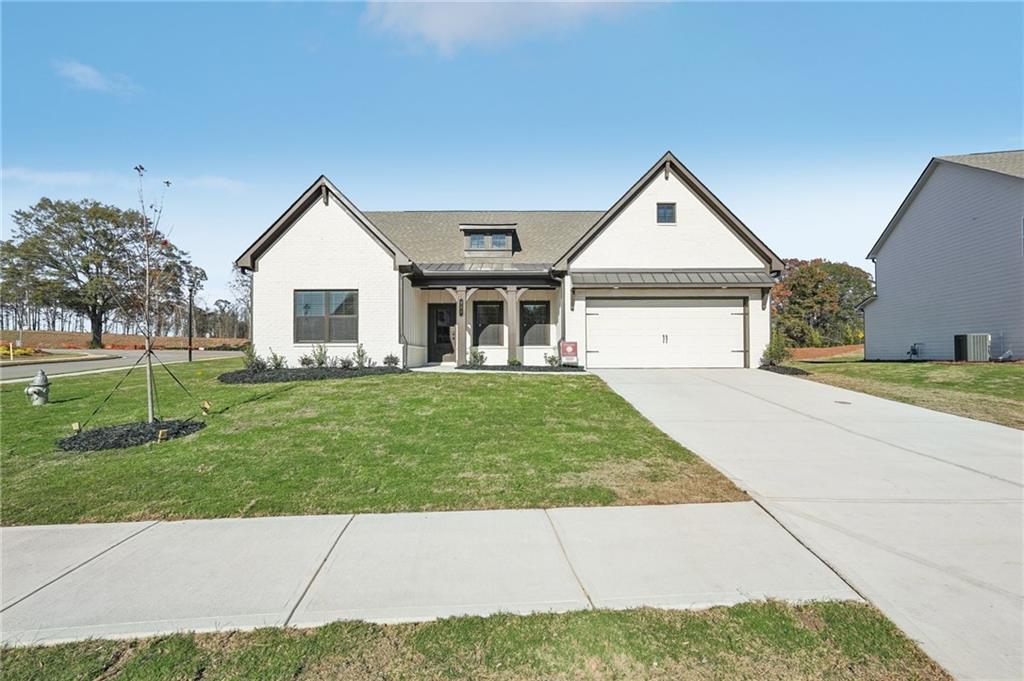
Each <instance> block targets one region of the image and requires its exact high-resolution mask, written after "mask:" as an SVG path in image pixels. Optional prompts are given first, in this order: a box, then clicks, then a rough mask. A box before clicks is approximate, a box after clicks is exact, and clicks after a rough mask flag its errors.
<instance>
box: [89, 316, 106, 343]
mask: <svg viewBox="0 0 1024 681" xmlns="http://www.w3.org/2000/svg"><path fill="white" fill-rule="evenodd" d="M89 326H90V327H92V338H91V339H90V340H89V345H90V346H91V347H94V348H101V347H103V313H102V312H98V311H95V310H90V311H89Z"/></svg>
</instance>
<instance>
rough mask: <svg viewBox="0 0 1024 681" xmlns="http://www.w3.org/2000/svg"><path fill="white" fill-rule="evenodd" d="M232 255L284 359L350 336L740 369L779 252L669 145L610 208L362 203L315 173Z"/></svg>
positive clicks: (756, 340) (763, 318)
mask: <svg viewBox="0 0 1024 681" xmlns="http://www.w3.org/2000/svg"><path fill="white" fill-rule="evenodd" d="M236 265H238V266H239V267H241V268H243V269H246V270H251V271H252V274H253V342H254V345H255V347H256V351H257V352H258V353H260V354H264V355H265V354H269V352H270V351H271V350H273V351H274V352H276V353H278V354H281V355H284V356H285V357H287V358H288V360H289V362H290V364H291V365H292V366H295V365H296V364H297V363H298V358H299V357H300V356H301V355H302V354H307V353H309V352H310V350H311V348H312V347H313V346H314V345H317V344H320V343H323V344H325V345H326V346H327V348H328V351H329V353H330V354H332V355H339V356H344V355H350V354H351V353H352V352H353V351H354V350H355V347H356V344H357V343H361V344H362V345H363V347H364V348H365V349H366V350H367V352H369V354H370V355H371V356H372V357H373V358H374V359H376V360H377V361H380V360H381V359H382V358H383V357H384V356H385V355H388V354H394V355H396V356H398V357H399V358H401V361H402V363H403V364H404V365H405V366H421V365H424V364H428V363H432V362H454V363H458V364H462V363H464V362H465V361H466V358H467V356H468V353H469V351H470V349H471V348H478V349H480V350H481V351H482V352H484V354H485V355H486V356H487V363H489V364H505V363H506V362H507V361H509V359H510V358H515V359H518V360H519V361H520V362H522V363H524V364H526V365H535V364H542V363H543V362H544V356H545V355H553V354H556V353H558V351H559V341H561V340H566V341H574V342H576V343H577V346H578V356H579V362H580V364H582V365H584V366H589V367H744V366H751V365H752V364H753V365H756V363H757V361H758V359H759V357H760V355H761V353H762V351H763V349H764V346H765V345H766V344H767V343H768V338H769V312H768V310H769V305H768V296H769V292H770V289H771V286H772V284H773V283H774V274H775V273H777V272H778V271H779V270H780V269H781V268H782V262H781V261H780V260H779V258H778V256H777V255H775V254H774V253H773V252H772V251H771V250H770V249H769V248H768V247H767V246H766V245H765V244H764V243H762V242H761V241H760V240H759V239H758V238H757V237H756V236H755V235H754V234H753V233H752V232H751V231H750V230H749V229H748V228H747V227H746V226H745V225H744V224H743V223H742V222H741V221H740V220H739V219H738V218H737V217H736V216H735V215H733V214H732V212H731V211H729V209H728V208H726V207H725V205H724V204H722V203H721V201H719V200H718V199H717V198H716V197H715V196H714V195H713V194H712V193H711V192H710V191H709V190H708V189H707V188H706V187H705V186H704V185H703V184H702V183H701V182H700V181H699V180H697V178H696V177H694V176H693V174H692V173H690V171H689V170H687V169H686V168H685V167H684V166H683V165H682V163H680V162H679V161H678V159H676V157H675V156H673V155H672V154H671V152H669V153H666V154H665V155H664V156H663V157H662V158H661V159H660V160H659V161H658V162H657V163H656V164H655V165H654V166H652V167H651V169H650V170H649V171H647V173H645V174H644V176H643V177H641V178H640V180H638V181H637V183H636V184H635V185H634V186H633V187H632V188H630V189H629V191H627V192H626V194H625V195H623V196H622V197H621V198H620V199H619V200H618V201H616V202H615V203H614V205H612V207H611V208H610V209H608V210H607V211H604V212H602V211H408V212H366V213H364V212H362V211H360V210H359V209H358V208H357V207H356V206H355V205H354V204H353V203H352V202H351V201H349V200H348V199H347V198H346V197H345V196H344V195H343V194H342V193H341V192H340V191H339V190H338V189H337V188H336V187H335V186H334V185H333V184H332V183H331V182H330V181H329V180H327V178H325V177H320V178H319V179H318V180H317V181H316V182H314V183H313V185H312V186H310V187H309V189H307V190H306V191H305V192H304V193H303V194H302V196H300V197H299V198H298V200H296V201H295V203H294V204H292V206H291V207H290V208H289V209H288V210H287V211H285V213H284V214H283V215H282V216H281V217H280V218H278V220H277V221H275V222H274V224H272V225H271V226H270V227H269V228H268V229H267V230H266V231H265V232H264V233H263V234H262V235H261V236H260V237H259V238H258V239H257V240H256V241H255V242H254V243H253V244H252V245H251V246H250V247H249V248H248V249H247V250H246V251H245V253H243V254H242V255H241V256H240V257H239V258H238V260H237V261H236Z"/></svg>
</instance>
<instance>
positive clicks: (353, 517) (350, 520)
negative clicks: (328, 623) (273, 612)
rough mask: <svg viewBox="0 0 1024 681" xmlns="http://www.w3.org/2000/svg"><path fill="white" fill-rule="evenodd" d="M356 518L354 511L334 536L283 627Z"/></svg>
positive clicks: (288, 621) (286, 623) (289, 620)
mask: <svg viewBox="0 0 1024 681" xmlns="http://www.w3.org/2000/svg"><path fill="white" fill-rule="evenodd" d="M355 519H356V514H355V513H353V514H352V516H351V517H350V518H349V519H348V522H346V523H345V526H344V527H342V528H341V532H339V533H338V536H337V537H335V538H334V542H333V543H331V548H329V549H327V553H325V554H324V559H323V560H321V561H320V564H319V565H318V566H317V567H316V572H314V573H313V576H312V577H310V578H309V583H308V584H306V588H305V589H303V590H302V594H300V595H299V600H297V601H295V605H293V606H292V609H291V612H289V613H288V617H286V618H284V622H283V623H282V624H281V626H282V627H287V626H288V624H289V623H290V622H291V621H292V617H294V616H295V612H296V611H297V610H298V609H299V606H300V605H302V601H303V600H305V598H306V594H308V593H309V589H310V587H312V586H313V582H315V581H316V578H317V577H319V576H320V571H321V570H323V569H324V565H327V561H328V560H329V559H330V557H331V554H332V553H334V548H335V547H336V546H337V545H338V542H340V541H341V536H342V535H343V534H345V530H347V529H348V526H349V525H351V524H352V521H353V520H355Z"/></svg>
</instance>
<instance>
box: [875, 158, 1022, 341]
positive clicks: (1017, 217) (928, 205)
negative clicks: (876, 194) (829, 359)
mask: <svg viewBox="0 0 1024 681" xmlns="http://www.w3.org/2000/svg"><path fill="white" fill-rule="evenodd" d="M1022 218H1024V180H1020V179H1017V178H1013V177H1009V176H1006V175H1000V174H997V173H992V172H989V171H986V170H979V169H977V168H969V167H965V166H960V165H955V164H951V163H939V164H938V166H937V167H936V168H935V170H934V171H933V172H932V174H931V176H930V177H929V178H928V179H927V180H926V182H925V184H924V186H923V187H922V188H921V190H920V192H919V193H918V194H917V196H916V197H915V199H914V201H913V202H912V203H911V205H910V206H909V208H908V209H907V211H906V213H905V214H904V215H903V217H902V219H901V220H900V222H899V223H898V224H897V225H896V228H895V229H894V230H893V231H892V233H891V234H890V235H889V238H888V239H887V240H886V241H885V243H884V244H883V245H882V248H881V251H880V252H879V254H878V257H877V260H876V264H875V280H876V287H877V294H878V298H877V299H876V300H875V301H874V302H872V303H871V304H870V305H868V306H867V307H866V308H865V341H866V346H865V356H866V357H867V358H868V359H888V360H900V359H906V357H907V355H906V353H907V350H908V349H909V348H910V345H911V343H921V344H922V348H921V350H922V358H923V359H952V358H953V336H954V335H955V334H960V333H989V334H991V335H992V352H993V354H994V355H996V356H998V355H1000V354H1002V352H1003V351H1004V350H1006V349H1012V350H1013V352H1014V354H1016V355H1017V356H1018V357H1021V356H1024V255H1022V248H1024V245H1022V236H1021V221H1022Z"/></svg>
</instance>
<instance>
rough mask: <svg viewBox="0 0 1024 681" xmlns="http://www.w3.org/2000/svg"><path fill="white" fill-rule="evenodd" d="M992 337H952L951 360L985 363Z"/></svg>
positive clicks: (969, 334)
mask: <svg viewBox="0 0 1024 681" xmlns="http://www.w3.org/2000/svg"><path fill="white" fill-rule="evenodd" d="M991 348H992V336H990V335H989V334H987V333H962V334H958V335H956V336H953V359H955V360H956V361H958V362H987V361H988V360H989V356H990V350H991Z"/></svg>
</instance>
